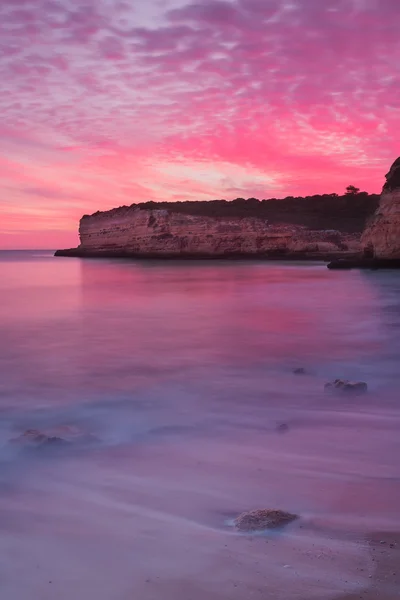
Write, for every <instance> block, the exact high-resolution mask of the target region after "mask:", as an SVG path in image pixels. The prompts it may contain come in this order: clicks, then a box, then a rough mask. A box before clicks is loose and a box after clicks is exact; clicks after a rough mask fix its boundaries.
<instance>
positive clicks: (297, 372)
mask: <svg viewBox="0 0 400 600" xmlns="http://www.w3.org/2000/svg"><path fill="white" fill-rule="evenodd" d="M293 373H294V374H295V375H306V374H307V371H306V370H305V369H304V368H303V367H299V368H297V369H294V371H293Z"/></svg>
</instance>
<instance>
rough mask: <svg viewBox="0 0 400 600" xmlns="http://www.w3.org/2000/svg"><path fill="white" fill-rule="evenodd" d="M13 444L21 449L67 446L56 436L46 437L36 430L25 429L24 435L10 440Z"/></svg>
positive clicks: (65, 441)
mask: <svg viewBox="0 0 400 600" xmlns="http://www.w3.org/2000/svg"><path fill="white" fill-rule="evenodd" d="M10 441H11V443H13V444H19V445H21V446H23V447H35V448H42V447H49V446H51V447H59V446H65V445H68V444H69V442H68V441H67V440H64V439H63V438H61V437H58V436H56V435H46V434H45V433H42V432H41V431H38V430H37V429H27V430H26V431H25V432H24V433H22V434H21V435H19V436H18V437H16V438H13V439H12V440H10Z"/></svg>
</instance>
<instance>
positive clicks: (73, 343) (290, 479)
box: [0, 251, 400, 600]
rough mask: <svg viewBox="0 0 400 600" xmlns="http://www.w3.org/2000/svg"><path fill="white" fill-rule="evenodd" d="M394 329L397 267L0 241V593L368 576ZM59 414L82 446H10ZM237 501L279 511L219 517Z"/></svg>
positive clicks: (399, 350)
mask: <svg viewBox="0 0 400 600" xmlns="http://www.w3.org/2000/svg"><path fill="white" fill-rule="evenodd" d="M399 332H400V278H399V276H398V272H390V271H382V272H380V271H363V272H359V271H329V270H328V269H327V268H326V266H325V265H324V264H321V263H296V264H290V263H282V262H273V263H261V262H255V263H251V262H248V261H246V262H243V263H242V262H240V261H236V262H234V261H232V262H223V261H216V262H212V261H205V262H201V261H199V262H189V261H182V262H179V261H176V262H175V261H171V262H162V261H144V262H140V261H138V262H135V261H123V260H114V261H112V260H79V259H69V258H54V257H53V256H52V253H51V252H49V251H40V252H39V251H24V252H0V444H1V453H0V528H1V543H0V597H1V600H22V599H23V600H26V599H27V598H31V599H32V600H54V599H55V598H57V600H64V599H65V600H67V599H68V600H71V598H74V599H75V600H92V599H93V600H203V599H204V600H205V599H207V600H228V599H229V600H247V599H250V598H251V599H254V600H258V599H266V598H271V599H272V598H273V599H277V600H280V599H282V600H289V599H296V600H297V599H299V600H314V599H316V600H317V599H318V600H321V599H323V598H332V599H333V598H335V599H336V598H341V597H342V596H343V597H344V595H345V594H351V593H356V592H358V591H359V590H363V589H365V588H366V587H368V585H369V583H370V582H371V578H373V577H374V572H375V571H374V569H375V564H374V561H373V559H372V558H371V552H370V549H369V547H368V545H367V544H365V543H364V542H363V540H364V536H365V534H366V533H367V532H375V531H400V469H399V455H400V436H399V427H400V396H399V387H400V368H399V356H400V336H399ZM296 368H304V369H305V371H306V373H305V374H304V375H295V374H294V372H293V371H294V370H295V369H296ZM336 378H344V379H351V380H356V381H357V380H360V381H365V382H367V384H368V393H367V394H365V395H360V396H353V395H335V394H327V393H326V392H325V391H324V384H325V383H326V382H328V381H331V380H334V379H336ZM282 424H285V425H287V428H286V429H285V430H284V431H282V429H281V428H280V425H282ZM63 428H64V430H65V431H71V430H73V431H77V432H82V433H83V434H85V435H89V436H92V441H93V443H91V444H89V445H85V444H80V443H79V441H78V442H77V443H76V445H75V444H74V443H72V444H71V445H70V446H67V447H65V448H63V449H62V451H56V452H53V451H52V450H51V449H50V450H49V451H48V452H47V451H46V450H41V451H37V450H35V449H34V448H33V449H30V450H29V449H28V450H27V451H26V450H25V451H24V449H23V447H21V446H20V445H18V444H15V443H11V442H10V440H12V439H13V438H16V437H18V436H19V435H21V434H22V433H23V432H24V431H25V430H27V429H37V430H40V431H41V432H44V433H51V432H54V431H63ZM256 508H280V509H283V510H288V511H290V512H294V513H296V514H298V515H299V516H300V518H299V519H298V521H296V522H294V523H293V524H291V525H289V526H288V527H287V528H286V529H285V530H282V531H279V532H273V533H271V534H258V535H248V534H241V533H238V532H236V530H235V529H234V528H233V527H232V519H234V517H235V516H236V515H238V514H240V513H241V512H243V511H246V510H251V509H256Z"/></svg>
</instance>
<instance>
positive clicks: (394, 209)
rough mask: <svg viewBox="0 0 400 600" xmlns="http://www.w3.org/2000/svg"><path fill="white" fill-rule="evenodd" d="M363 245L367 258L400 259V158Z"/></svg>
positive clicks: (364, 235)
mask: <svg viewBox="0 0 400 600" xmlns="http://www.w3.org/2000/svg"><path fill="white" fill-rule="evenodd" d="M361 245H362V248H363V252H364V256H365V257H366V258H376V259H390V260H391V259H400V157H399V158H398V159H397V160H395V161H394V163H393V164H392V166H391V168H390V171H389V172H388V173H387V174H386V183H385V185H384V186H383V190H382V195H381V199H380V202H379V206H378V209H377V211H376V213H375V215H374V216H373V218H372V219H371V221H370V222H369V223H368V224H367V227H366V229H365V231H364V233H363V236H362V239H361Z"/></svg>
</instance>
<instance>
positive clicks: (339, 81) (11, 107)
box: [0, 0, 400, 248]
mask: <svg viewBox="0 0 400 600" xmlns="http://www.w3.org/2000/svg"><path fill="white" fill-rule="evenodd" d="M399 27H400V2H399V0H288V1H285V0H198V1H197V2H190V1H189V2H188V1H187V0H146V1H144V0H125V1H124V0H122V1H120V0H1V3H0V81H1V93H0V114H1V117H2V118H1V122H0V149H1V152H0V248H57V247H68V246H75V245H76V244H77V226H78V220H79V218H80V217H81V215H82V214H84V213H92V212H94V211H96V210H101V209H108V208H113V207H115V206H120V205H122V204H132V203H133V202H142V201H146V200H204V199H214V198H226V199H232V198H235V197H237V196H244V197H250V196H256V197H258V198H269V197H278V198H281V197H285V196H287V195H307V194H315V193H329V192H338V193H342V192H343V191H344V188H345V187H346V186H347V185H349V184H354V185H356V186H358V187H361V188H362V189H365V190H367V191H369V192H378V191H380V189H381V187H382V184H383V181H384V174H385V173H386V172H387V170H388V168H389V166H390V164H391V163H392V162H393V160H394V159H395V158H397V156H398V155H399V154H400V147H399V132H400V128H399V125H400V119H399V117H400V79H399V65H400V36H399Z"/></svg>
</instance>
